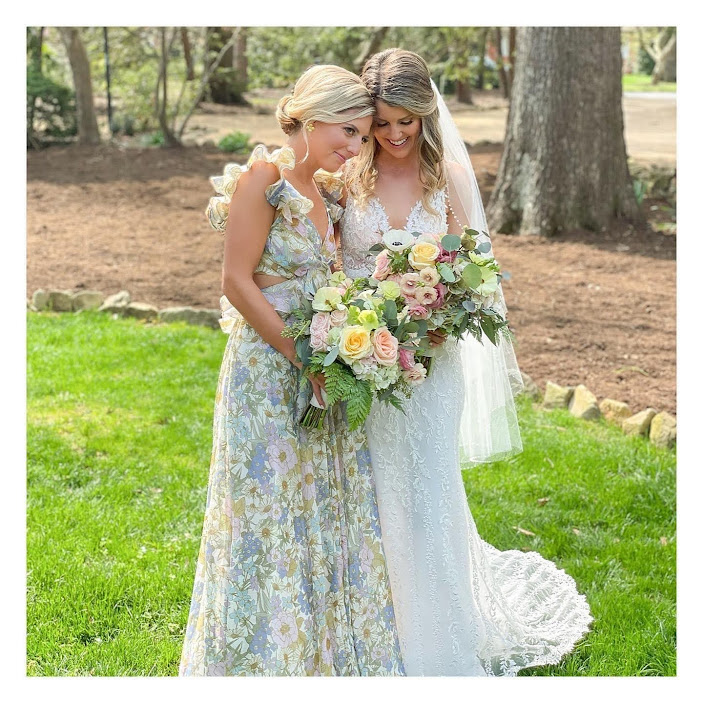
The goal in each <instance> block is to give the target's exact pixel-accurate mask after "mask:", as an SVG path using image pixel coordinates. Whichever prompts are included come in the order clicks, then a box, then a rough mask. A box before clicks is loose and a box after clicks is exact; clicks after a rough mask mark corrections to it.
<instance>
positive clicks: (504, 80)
mask: <svg viewBox="0 0 703 703" xmlns="http://www.w3.org/2000/svg"><path fill="white" fill-rule="evenodd" d="M495 32H496V47H497V49H498V59H497V61H496V63H497V64H498V78H499V79H500V87H501V89H502V91H503V97H504V98H509V97H510V85H509V84H508V77H507V76H506V75H505V66H504V65H503V33H502V31H501V29H500V27H496V29H495Z"/></svg>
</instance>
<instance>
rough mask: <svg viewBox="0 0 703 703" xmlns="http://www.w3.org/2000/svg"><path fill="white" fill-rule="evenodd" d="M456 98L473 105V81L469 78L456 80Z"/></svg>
mask: <svg viewBox="0 0 703 703" xmlns="http://www.w3.org/2000/svg"><path fill="white" fill-rule="evenodd" d="M456 99H457V101H458V102H460V103H464V104H465V105H473V103H474V101H473V99H472V98H471V83H470V81H468V80H465V81H457V82H456Z"/></svg>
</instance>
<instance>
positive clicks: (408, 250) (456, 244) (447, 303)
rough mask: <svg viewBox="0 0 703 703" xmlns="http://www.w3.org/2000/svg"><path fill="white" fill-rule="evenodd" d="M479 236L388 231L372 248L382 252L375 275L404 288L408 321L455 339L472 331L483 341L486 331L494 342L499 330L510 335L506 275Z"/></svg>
mask: <svg viewBox="0 0 703 703" xmlns="http://www.w3.org/2000/svg"><path fill="white" fill-rule="evenodd" d="M484 234H486V233H485V232H484ZM479 236H480V235H479V232H477V231H476V230H474V229H470V228H468V227H464V228H463V233H462V235H461V236H458V235H455V234H445V235H440V234H419V233H417V232H408V231H407V230H390V231H388V232H386V233H385V234H384V235H383V240H382V242H380V243H379V244H376V245H374V246H373V247H371V249H370V251H371V252H378V254H377V256H376V268H375V270H374V272H373V274H372V279H373V280H375V281H377V282H378V285H379V286H380V285H387V284H388V282H392V283H396V284H397V285H398V286H400V290H401V294H402V296H403V302H404V303H405V305H406V307H407V310H408V315H409V317H410V319H411V320H413V321H416V322H419V321H425V322H426V323H427V326H428V329H429V330H435V331H437V332H439V333H441V334H444V335H446V336H451V337H456V338H460V337H462V336H463V335H464V334H466V333H467V332H468V333H470V334H472V335H473V336H474V337H476V339H478V340H479V341H481V342H482V341H483V339H482V338H483V335H484V334H485V335H486V337H488V339H489V340H490V341H491V342H492V343H493V344H496V341H497V335H498V334H499V333H501V334H509V331H508V328H507V325H508V323H507V321H506V319H505V317H504V316H503V315H502V314H501V313H500V311H499V310H500V307H501V297H500V292H499V288H498V285H499V283H500V280H501V278H502V275H501V273H500V267H499V266H498V263H497V262H496V260H495V259H494V258H493V257H491V256H487V254H488V252H490V249H491V245H490V242H488V241H484V242H482V243H479V242H478V238H479ZM486 236H487V235H486ZM425 353H426V355H427V356H428V357H431V356H432V354H433V352H432V350H429V351H426V352H425ZM430 361H431V359H430V360H429V361H428V362H427V365H428V368H429V362H430Z"/></svg>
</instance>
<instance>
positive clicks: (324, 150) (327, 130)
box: [308, 115, 373, 173]
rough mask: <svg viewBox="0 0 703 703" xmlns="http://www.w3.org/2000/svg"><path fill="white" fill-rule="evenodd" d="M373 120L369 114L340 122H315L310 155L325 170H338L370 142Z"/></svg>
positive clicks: (309, 138) (309, 136)
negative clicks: (362, 146)
mask: <svg viewBox="0 0 703 703" xmlns="http://www.w3.org/2000/svg"><path fill="white" fill-rule="evenodd" d="M372 121H373V117H371V115H369V116H368V117H358V118H357V119H355V120H349V121H348V122H340V123H338V124H336V123H332V122H315V129H314V130H313V131H312V132H310V133H308V143H309V145H310V155H311V156H312V157H313V158H314V159H315V161H316V162H317V163H318V164H319V165H320V168H323V169H324V170H325V171H330V172H332V173H334V172H335V171H338V170H339V169H340V168H341V167H342V165H343V164H344V162H345V161H346V160H347V159H351V158H352V157H353V156H356V155H357V154H358V153H359V151H360V150H361V145H362V144H365V143H366V142H368V140H369V133H370V132H371V123H372Z"/></svg>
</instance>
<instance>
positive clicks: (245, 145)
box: [217, 131, 251, 154]
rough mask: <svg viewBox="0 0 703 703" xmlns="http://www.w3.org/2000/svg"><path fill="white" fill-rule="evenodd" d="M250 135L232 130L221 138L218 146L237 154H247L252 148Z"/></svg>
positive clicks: (222, 149) (220, 148)
mask: <svg viewBox="0 0 703 703" xmlns="http://www.w3.org/2000/svg"><path fill="white" fill-rule="evenodd" d="M249 136H250V135H248V134H247V133H246V132H240V131H236V132H230V133H229V134H226V135H225V136H224V137H222V139H220V141H219V143H218V144H217V148H218V149H219V150H220V151H227V152H231V153H235V154H245V153H246V152H248V151H250V150H251V145H250V144H249Z"/></svg>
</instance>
